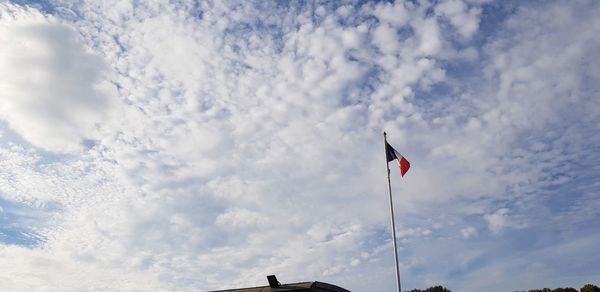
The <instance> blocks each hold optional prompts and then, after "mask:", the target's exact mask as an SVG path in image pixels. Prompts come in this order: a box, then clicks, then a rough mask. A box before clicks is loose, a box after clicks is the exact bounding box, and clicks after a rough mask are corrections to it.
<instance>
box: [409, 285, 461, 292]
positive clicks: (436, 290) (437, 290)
mask: <svg viewBox="0 0 600 292" xmlns="http://www.w3.org/2000/svg"><path fill="white" fill-rule="evenodd" d="M410 292H452V291H450V289H447V288H445V287H442V286H434V287H429V288H427V289H425V290H421V289H412V290H410Z"/></svg>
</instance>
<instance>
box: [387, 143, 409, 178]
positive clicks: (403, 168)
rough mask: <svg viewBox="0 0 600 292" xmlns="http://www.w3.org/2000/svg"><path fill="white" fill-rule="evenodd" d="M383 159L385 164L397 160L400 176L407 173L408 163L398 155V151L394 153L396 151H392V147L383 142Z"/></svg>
mask: <svg viewBox="0 0 600 292" xmlns="http://www.w3.org/2000/svg"><path fill="white" fill-rule="evenodd" d="M385 157H386V159H387V162H390V161H392V160H398V166H400V175H401V176H404V174H405V173H406V172H408V169H409V168H410V162H408V160H406V158H404V156H402V154H400V153H398V151H396V149H394V147H392V145H390V144H389V143H388V142H385Z"/></svg>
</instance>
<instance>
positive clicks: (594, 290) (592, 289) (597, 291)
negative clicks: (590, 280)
mask: <svg viewBox="0 0 600 292" xmlns="http://www.w3.org/2000/svg"><path fill="white" fill-rule="evenodd" d="M580 291H581V292H600V288H599V287H598V286H596V285H592V284H586V285H585V286H583V287H581V290H580Z"/></svg>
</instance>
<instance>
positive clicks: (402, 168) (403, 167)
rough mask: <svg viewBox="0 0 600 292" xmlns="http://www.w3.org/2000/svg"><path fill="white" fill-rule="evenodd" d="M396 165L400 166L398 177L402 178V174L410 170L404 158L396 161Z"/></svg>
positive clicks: (408, 163)
mask: <svg viewBox="0 0 600 292" xmlns="http://www.w3.org/2000/svg"><path fill="white" fill-rule="evenodd" d="M398 164H399V165H400V175H401V176H404V174H405V173H406V172H407V171H408V169H409V168H410V162H408V160H406V159H405V158H404V157H402V158H400V160H399V161H398Z"/></svg>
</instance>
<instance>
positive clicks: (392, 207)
mask: <svg viewBox="0 0 600 292" xmlns="http://www.w3.org/2000/svg"><path fill="white" fill-rule="evenodd" d="M383 142H384V145H383V146H384V147H385V153H386V156H385V167H386V168H387V180H388V193H389V195H390V217H391V218H392V244H393V245H394V260H395V263H396V285H397V287H398V292H401V290H402V289H401V285H400V267H399V266H398V249H397V248H396V223H395V222H394V203H393V202H392V183H391V182H390V165H389V164H388V163H389V161H387V151H388V149H387V134H386V133H385V132H383Z"/></svg>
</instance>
